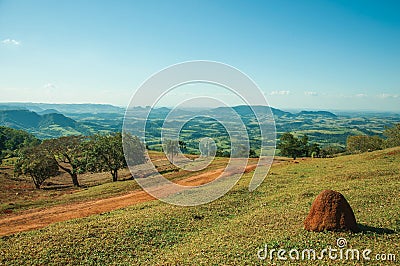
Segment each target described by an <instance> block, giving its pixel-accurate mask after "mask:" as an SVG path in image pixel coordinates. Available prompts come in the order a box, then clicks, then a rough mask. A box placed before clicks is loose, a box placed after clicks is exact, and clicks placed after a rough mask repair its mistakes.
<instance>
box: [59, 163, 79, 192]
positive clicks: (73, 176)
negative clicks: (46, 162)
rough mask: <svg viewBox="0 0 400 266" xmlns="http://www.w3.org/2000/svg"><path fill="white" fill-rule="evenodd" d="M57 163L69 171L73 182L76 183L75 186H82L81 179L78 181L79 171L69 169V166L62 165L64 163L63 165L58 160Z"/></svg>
mask: <svg viewBox="0 0 400 266" xmlns="http://www.w3.org/2000/svg"><path fill="white" fill-rule="evenodd" d="M57 164H58V167H60V168H61V169H62V170H64V171H65V172H67V173H68V174H69V175H70V176H71V179H72V183H73V184H74V186H75V187H80V185H79V181H78V175H77V173H74V172H73V170H71V169H68V168H66V167H64V166H62V165H61V164H60V163H58V162H57Z"/></svg>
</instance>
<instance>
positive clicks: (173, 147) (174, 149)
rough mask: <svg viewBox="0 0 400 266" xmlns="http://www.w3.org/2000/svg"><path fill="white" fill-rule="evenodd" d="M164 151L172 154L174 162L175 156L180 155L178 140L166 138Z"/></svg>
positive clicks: (172, 161)
mask: <svg viewBox="0 0 400 266" xmlns="http://www.w3.org/2000/svg"><path fill="white" fill-rule="evenodd" d="M164 151H165V152H166V153H167V154H169V155H170V158H171V163H174V156H175V155H178V152H179V142H178V141H177V140H172V139H166V140H165V141H164Z"/></svg>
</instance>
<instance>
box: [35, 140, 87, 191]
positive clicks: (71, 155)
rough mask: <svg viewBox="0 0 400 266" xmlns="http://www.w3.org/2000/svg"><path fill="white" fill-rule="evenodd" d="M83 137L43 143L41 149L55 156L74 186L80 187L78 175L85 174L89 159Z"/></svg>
mask: <svg viewBox="0 0 400 266" xmlns="http://www.w3.org/2000/svg"><path fill="white" fill-rule="evenodd" d="M85 139H86V137H83V136H68V137H60V138H57V139H49V140H45V141H43V143H42V144H41V145H40V148H42V149H43V150H45V151H46V152H47V153H48V154H50V155H51V156H53V158H54V159H55V161H56V162H57V164H58V167H60V168H61V169H62V170H64V171H65V172H67V173H68V174H69V175H70V176H71V179H72V183H73V184H74V186H79V181H78V174H79V173H83V172H84V171H85V168H86V164H87V160H88V158H87V157H86V156H85V155H86V154H85V150H84V146H83V145H82V144H83V141H84V140H85Z"/></svg>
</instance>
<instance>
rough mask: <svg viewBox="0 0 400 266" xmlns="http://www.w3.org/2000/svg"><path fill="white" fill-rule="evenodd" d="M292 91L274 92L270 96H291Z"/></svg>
mask: <svg viewBox="0 0 400 266" xmlns="http://www.w3.org/2000/svg"><path fill="white" fill-rule="evenodd" d="M289 94H290V91H272V92H271V93H270V95H289Z"/></svg>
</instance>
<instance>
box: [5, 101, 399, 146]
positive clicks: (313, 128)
mask: <svg viewBox="0 0 400 266" xmlns="http://www.w3.org/2000/svg"><path fill="white" fill-rule="evenodd" d="M232 109H233V110H235V111H236V112H237V113H238V114H239V115H240V116H241V117H242V118H244V119H243V121H254V120H253V118H252V116H253V112H252V110H251V108H250V107H249V106H244V105H241V106H235V107H232V108H231V107H218V108H211V109H207V110H204V109H203V110H201V111H200V110H199V109H195V108H193V109H180V110H175V114H174V115H175V116H176V117H177V119H178V120H181V121H184V120H185V119H187V118H188V117H194V115H196V114H198V113H200V114H205V115H209V116H210V117H213V115H215V114H218V115H225V117H228V118H229V116H230V115H231V114H232ZM252 109H254V110H256V112H257V113H260V114H267V115H268V114H269V110H271V111H272V113H273V115H274V118H275V124H276V130H277V133H278V136H279V134H281V133H283V132H287V131H290V132H296V134H307V135H309V136H310V138H311V140H314V141H317V142H319V143H327V144H329V143H335V144H340V145H344V143H345V141H346V138H347V137H348V136H349V135H355V134H368V135H373V134H380V135H381V134H382V132H383V130H384V129H385V127H386V126H391V125H393V124H395V123H398V122H399V120H400V116H399V115H398V114H394V115H390V114H382V115H374V116H371V117H364V116H363V115H362V114H360V115H359V116H346V115H343V114H341V115H336V114H334V113H332V112H328V111H300V112H297V113H293V112H287V111H283V110H280V109H276V108H269V107H267V106H252ZM149 110H150V107H133V108H129V109H128V110H127V114H128V115H130V116H131V117H133V119H135V121H137V122H135V123H133V124H132V126H133V127H137V125H140V123H143V121H144V119H145V118H146V117H145V115H146V114H147V113H148V111H149ZM170 110H171V109H169V108H165V107H163V108H156V109H151V115H150V116H149V120H152V122H154V123H152V124H151V125H150V127H151V128H152V129H154V130H160V125H162V120H163V119H164V118H165V117H166V116H167V115H168V113H169V112H170ZM124 115H125V109H124V108H121V107H117V106H113V105H107V104H47V103H0V125H2V126H7V127H11V128H15V129H23V130H25V131H27V132H30V133H32V134H34V135H35V136H37V137H39V138H42V139H44V138H55V137H60V136H66V135H78V134H83V135H90V134H94V133H107V132H115V131H120V130H121V129H122V124H123V119H124ZM140 121H142V122H140ZM203 122H204V121H203ZM199 123H200V124H199V125H198V126H199V128H202V127H203V126H205V125H203V124H201V123H202V122H201V121H200V122H199ZM245 123H247V122H245ZM250 124H251V126H254V123H249V125H250ZM203 128H204V127H203ZM138 130H141V129H140V128H138ZM154 134H156V132H155V133H154Z"/></svg>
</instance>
